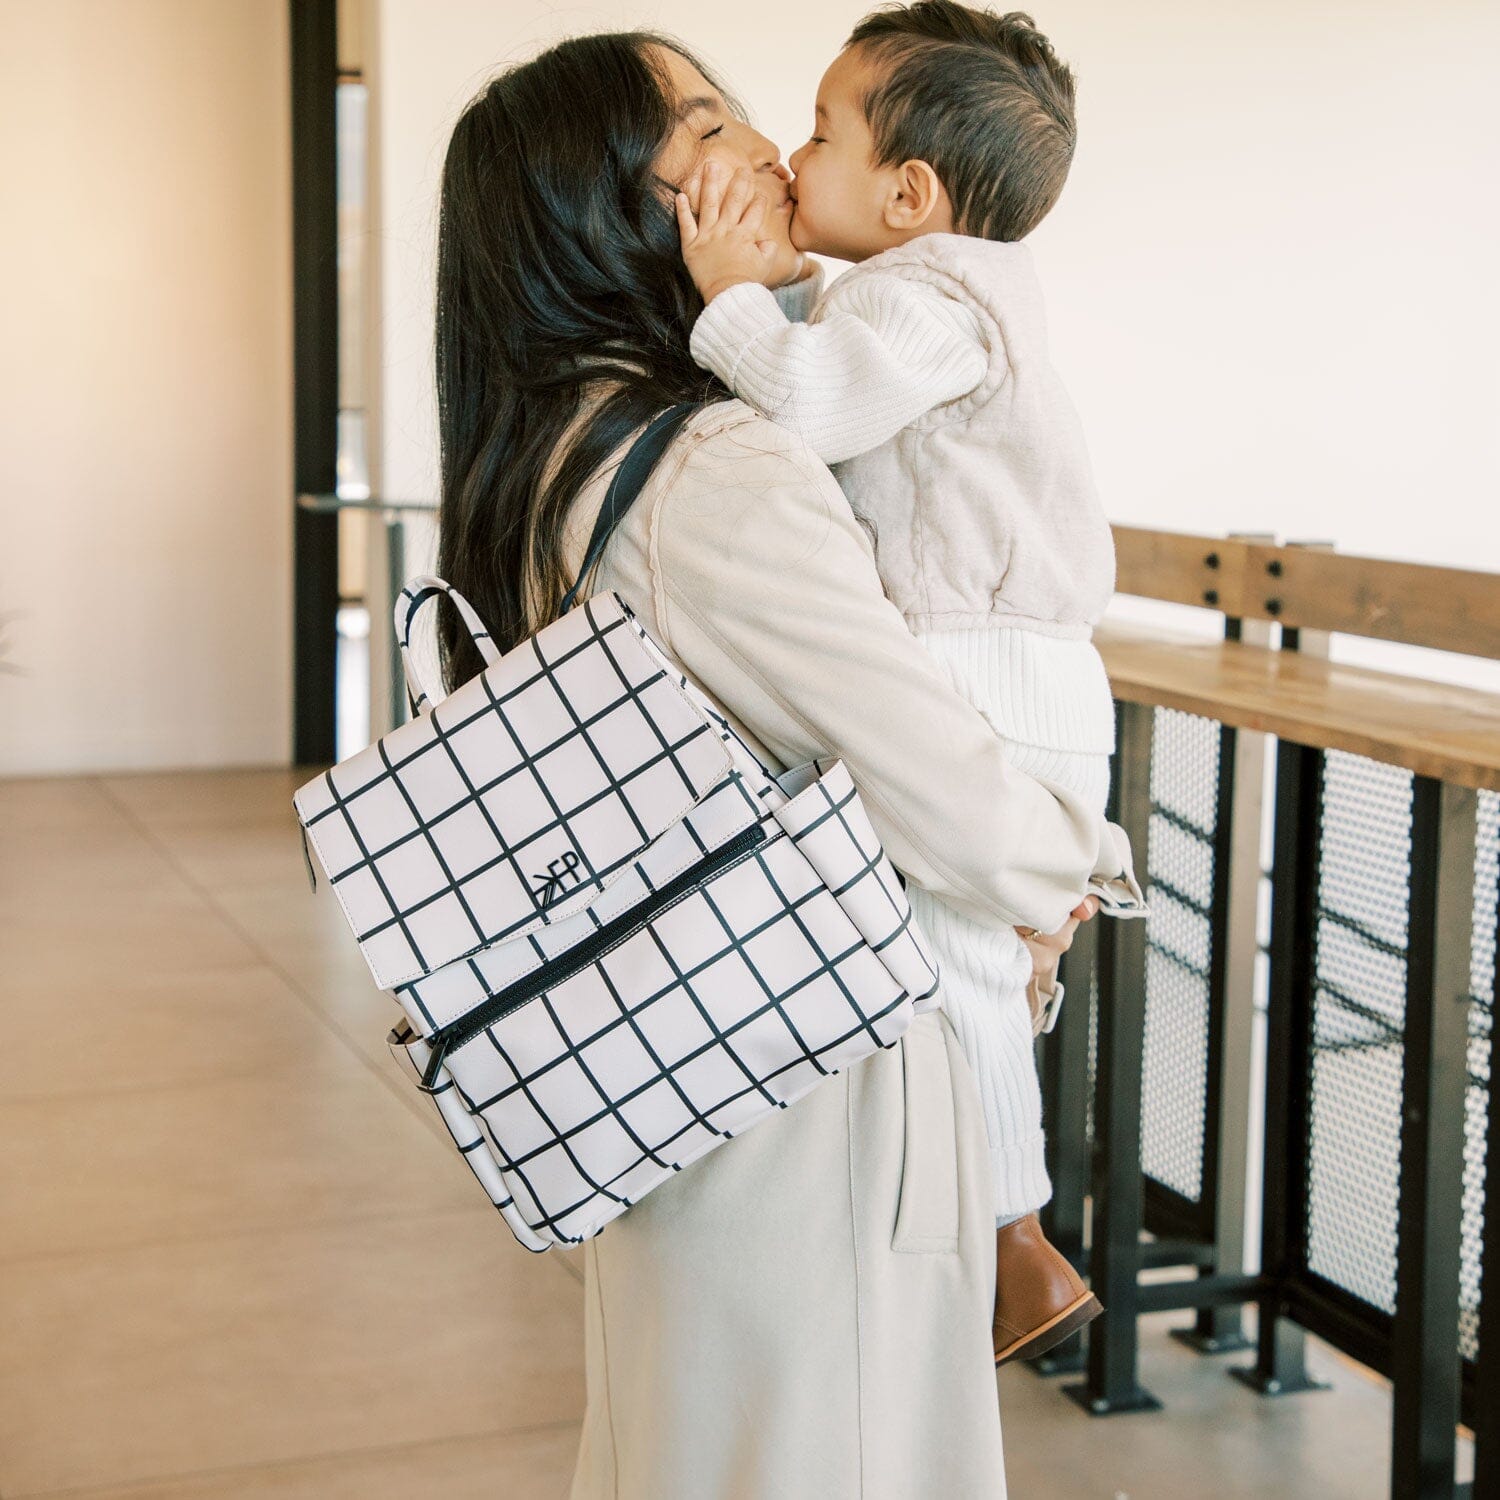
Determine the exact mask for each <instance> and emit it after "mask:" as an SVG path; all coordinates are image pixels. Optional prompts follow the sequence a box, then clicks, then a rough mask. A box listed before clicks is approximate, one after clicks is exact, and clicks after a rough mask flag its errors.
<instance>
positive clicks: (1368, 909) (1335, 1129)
mask: <svg viewBox="0 0 1500 1500" xmlns="http://www.w3.org/2000/svg"><path fill="white" fill-rule="evenodd" d="M1319 847H1320V865H1319V878H1318V893H1317V907H1316V913H1315V920H1316V925H1315V935H1314V953H1313V997H1312V999H1313V1008H1312V1039H1311V1040H1312V1047H1311V1055H1310V1078H1309V1085H1310V1087H1309V1101H1308V1102H1309V1123H1310V1128H1309V1132H1308V1142H1307V1174H1308V1176H1307V1191H1308V1201H1307V1266H1308V1269H1309V1270H1310V1271H1312V1272H1314V1273H1315V1274H1317V1275H1319V1276H1322V1277H1323V1278H1325V1279H1326V1280H1328V1281H1330V1282H1332V1283H1333V1284H1334V1285H1335V1286H1337V1287H1340V1288H1342V1289H1343V1290H1344V1291H1346V1292H1349V1293H1351V1294H1352V1295H1353V1296H1355V1297H1357V1298H1359V1299H1360V1300H1361V1301H1363V1302H1366V1303H1368V1304H1370V1305H1371V1306H1372V1307H1375V1308H1378V1309H1380V1310H1382V1311H1384V1312H1388V1313H1392V1312H1394V1311H1395V1306H1396V1227H1397V1216H1398V1209H1399V1199H1400V1187H1401V1172H1400V1149H1401V1140H1400V1137H1401V1087H1402V1056H1403V1052H1402V1049H1403V1034H1404V1026H1405V1019H1406V984H1407V938H1408V920H1409V908H1410V897H1411V850H1412V778H1411V775H1410V774H1409V773H1408V772H1406V771H1402V770H1400V769H1399V768H1396V767H1393V766H1385V765H1381V764H1378V763H1377V762H1375V761H1371V760H1366V759H1364V758H1363V757H1361V756H1357V755H1351V754H1348V753H1345V752H1343V751H1329V752H1328V753H1327V754H1326V755H1325V757H1324V771H1323V794H1322V801H1321V814H1320V841H1319Z"/></svg>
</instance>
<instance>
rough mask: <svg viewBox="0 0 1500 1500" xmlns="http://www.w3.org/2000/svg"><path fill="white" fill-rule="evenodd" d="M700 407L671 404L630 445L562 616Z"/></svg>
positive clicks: (560, 608) (692, 403) (606, 496)
mask: <svg viewBox="0 0 1500 1500" xmlns="http://www.w3.org/2000/svg"><path fill="white" fill-rule="evenodd" d="M697 410H699V405H698V403H697V402H696V401H683V402H680V403H679V404H678V405H676V406H669V407H668V408H667V409H666V410H665V411H664V412H662V414H661V415H660V416H658V417H655V418H653V419H652V421H651V423H650V424H649V425H648V426H647V427H646V429H645V430H644V431H643V432H642V433H641V435H640V436H639V437H638V438H637V439H636V440H635V441H634V442H633V443H632V444H631V445H630V451H629V452H628V453H627V454H626V455H625V457H624V459H623V460H621V463H620V467H619V468H618V469H616V470H615V475H614V478H613V479H611V480H610V482H609V488H608V489H607V490H606V491H605V492H604V503H603V504H602V505H601V506H600V507H599V518H598V520H596V521H595V522H594V534H593V535H592V536H591V537H590V538H589V546H588V551H587V552H585V553H584V555H583V564H582V566H581V567H580V568H579V569H578V581H577V582H576V583H575V584H574V585H573V587H572V588H570V589H569V590H568V592H567V593H566V594H565V595H564V596H563V602H562V604H561V605H559V606H558V611H557V613H558V615H559V616H562V615H565V614H567V612H568V611H569V610H570V609H572V607H573V605H574V603H575V602H576V601H577V598H578V591H579V590H580V589H581V588H582V587H583V581H584V579H586V578H587V577H588V576H589V574H590V573H591V572H593V570H594V565H595V564H596V563H597V562H598V561H599V559H600V557H601V556H603V554H604V549H605V547H606V546H607V545H608V544H609V539H610V537H611V536H612V535H613V534H614V529H615V527H616V526H618V525H619V524H620V521H621V520H622V519H623V518H624V515H625V513H626V511H628V510H629V509H630V507H631V506H632V505H633V504H634V503H635V499H636V496H637V495H639V494H640V492H641V491H642V490H643V489H644V488H645V486H646V481H647V480H648V479H649V478H650V477H651V472H652V470H653V469H655V468H656V465H657V464H658V463H659V462H660V460H661V457H662V455H663V454H664V453H665V452H666V451H667V449H668V448H669V447H670V446H671V443H672V439H673V438H674V437H676V436H677V433H678V430H679V429H680V428H681V426H682V424H683V423H684V422H685V421H687V419H688V418H689V417H690V416H692V414H693V413H694V412H695V411H697Z"/></svg>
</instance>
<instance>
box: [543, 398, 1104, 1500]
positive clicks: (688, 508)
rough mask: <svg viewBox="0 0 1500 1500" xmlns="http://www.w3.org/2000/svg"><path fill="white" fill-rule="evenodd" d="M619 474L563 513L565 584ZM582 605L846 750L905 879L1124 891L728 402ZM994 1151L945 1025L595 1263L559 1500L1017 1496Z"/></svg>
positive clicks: (749, 717) (803, 467)
mask: <svg viewBox="0 0 1500 1500" xmlns="http://www.w3.org/2000/svg"><path fill="white" fill-rule="evenodd" d="M608 478H609V471H606V472H604V473H602V474H601V475H599V476H598V477H597V479H596V480H595V481H594V482H593V483H592V484H591V485H590V486H589V487H588V489H587V490H586V492H585V493H584V494H583V495H582V496H581V497H580V499H579V501H578V502H577V504H576V505H575V508H574V511H575V513H574V515H573V517H572V518H571V527H572V533H571V560H572V563H573V566H574V567H575V568H576V567H577V566H578V564H579V563H580V561H581V559H582V556H583V552H584V549H585V546H586V543H587V538H588V536H589V533H590V532H591V530H592V528H593V524H594V520H595V516H596V514H597V511H598V507H599V504H600V502H601V500H602V498H603V493H604V488H605V486H606V484H607V482H608ZM594 583H595V586H596V587H597V588H600V589H614V590H616V591H617V592H619V593H620V595H621V596H622V597H623V598H624V599H625V601H626V602H627V603H628V604H629V605H630V606H631V607H632V608H633V609H634V610H635V611H636V613H637V615H638V616H639V617H640V618H641V620H642V621H643V623H644V624H645V625H646V627H647V628H648V629H649V630H650V631H651V632H652V634H653V635H654V636H655V637H656V639H657V640H658V641H659V642H660V643H661V645H662V646H663V647H664V648H665V649H666V650H667V651H668V652H670V653H671V654H672V656H674V657H675V658H676V660H677V661H678V662H679V663H680V664H681V665H682V667H683V668H684V670H685V671H686V672H687V673H688V674H689V675H690V676H691V677H693V679H694V680H695V681H697V682H698V683H700V684H701V685H702V686H703V687H704V688H706V689H707V690H708V691H709V692H710V693H712V694H713V696H714V697H715V698H717V699H718V701H719V702H720V703H721V704H722V705H723V707H724V708H725V709H726V710H727V711H728V712H729V713H730V714H731V715H732V716H733V717H734V719H735V720H736V721H737V724H738V727H739V728H740V729H741V730H742V732H744V733H745V735H746V737H747V738H748V739H749V740H750V741H751V743H752V744H754V745H756V746H757V747H758V748H759V749H760V750H761V751H762V752H763V753H764V754H765V755H766V756H767V757H768V759H769V760H770V761H771V762H773V763H774V764H776V765H779V766H791V765H793V764H796V763H798V762H802V761H806V760H808V759H811V758H813V757H816V756H822V755H830V754H831V755H837V756H841V757H842V758H843V759H844V760H845V761H846V762H847V763H848V765H849V768H850V770H851V772H852V773H853V776H854V779H855V781H856V782H857V783H858V784H859V787H860V790H861V792H862V794H863V796H864V798H865V800H866V803H867V805H868V807H869V810H870V815H871V818H872V820H873V821H874V822H875V824H876V827H877V828H878V830H879V832H880V835H881V837H882V838H883V839H884V841H885V845H886V848H887V849H888V850H889V851H890V853H891V856H892V858H893V859H894V860H895V862H896V864H897V866H898V867H899V868H901V869H902V870H903V871H904V872H905V873H906V875H907V876H908V877H909V878H910V879H912V880H915V881H918V882H920V883H921V884H922V885H924V886H926V887H928V888H929V889H932V890H934V891H939V892H941V893H942V894H943V895H944V897H945V898H946V899H947V900H949V901H951V902H953V903H955V904H962V905H963V906H964V907H965V908H967V909H968V910H971V911H974V912H976V913H981V914H983V915H984V916H985V917H986V918H988V919H989V920H992V921H993V920H1004V921H1015V922H1025V923H1029V924H1031V925H1033V926H1036V927H1042V928H1046V929H1048V930H1052V929H1054V928H1056V927H1058V926H1059V925H1061V923H1062V922H1063V920H1064V919H1065V918H1066V916H1067V914H1068V912H1069V910H1070V909H1071V907H1072V906H1073V905H1074V904H1075V903H1076V902H1077V900H1078V898H1079V896H1080V894H1081V893H1082V892H1083V890H1084V887H1085V885H1086V884H1087V883H1088V882H1089V880H1090V878H1091V876H1094V877H1098V878H1100V879H1101V880H1110V879H1112V878H1118V877H1120V876H1121V875H1122V873H1123V872H1124V871H1125V868H1126V866H1127V864H1128V858H1127V857H1125V856H1124V848H1123V843H1122V841H1121V840H1120V839H1118V838H1117V837H1116V836H1115V834H1114V833H1112V832H1111V830H1110V829H1109V827H1108V826H1107V825H1106V824H1105V823H1103V821H1102V820H1101V819H1099V818H1098V817H1097V816H1096V815H1095V814H1094V813H1092V812H1090V811H1089V810H1088V808H1087V807H1086V805H1085V804H1084V802H1083V800H1082V799H1080V798H1077V797H1074V796H1072V795H1071V794H1068V793H1064V792H1061V791H1056V792H1054V791H1053V790H1052V789H1049V788H1048V787H1047V786H1045V785H1043V784H1042V783H1040V782H1037V781H1034V780H1032V779H1030V778H1029V777H1026V776H1024V775H1022V774H1020V773H1019V772H1017V771H1015V770H1013V769H1012V767H1011V766H1010V765H1009V764H1008V763H1007V761H1006V759H1005V756H1004V754H1003V751H1002V749H1001V747H1000V744H999V742H998V740H997V738H996V735H995V733H994V730H993V729H992V728H991V727H990V725H989V724H988V723H987V722H986V721H985V720H984V718H983V717H982V715H981V714H980V713H979V712H978V711H977V710H976V709H974V708H972V707H971V706H970V705H969V704H968V703H966V702H965V701H964V700H963V699H962V698H961V697H960V696H959V695H958V693H957V692H955V691H954V690H953V688H951V687H950V686H949V685H948V683H947V681H946V679H945V678H944V676H943V673H942V670H941V669H940V667H939V666H938V665H937V664H936V663H935V662H934V661H933V659H932V657H931V656H930V655H929V654H928V653H927V651H925V650H924V649H923V647H922V646H921V645H920V643H919V642H918V641H917V640H916V639H915V638H914V637H913V636H912V634H911V632H910V631H909V630H908V629H907V628H906V625H905V623H904V622H903V620H902V618H901V614H900V612H899V611H898V610H897V609H896V608H895V606H894V605H892V604H891V603H890V601H889V600H888V599H887V598H886V597H885V595H884V593H883V592H882V590H881V587H880V579H879V577H878V576H877V574H876V571H875V562H874V557H873V555H872V552H871V549H870V544H869V542H868V540H867V538H866V536H865V533H864V532H863V531H862V530H861V529H860V527H859V525H858V523H857V522H856V521H855V519H854V516H853V513H852V512H851V511H850V509H849V505H848V502H847V501H846V500H845V499H844V496H843V494H842V492H841V491H840V490H839V487H838V485H837V484H836V483H835V481H834V479H833V477H832V475H831V474H830V473H829V472H828V470H827V469H826V468H825V467H824V466H823V465H822V464H821V463H820V462H818V460H817V459H816V458H814V457H813V455H812V453H811V452H810V451H809V450H808V449H807V448H806V447H805V445H804V444H803V443H802V442H801V441H800V440H799V439H797V438H796V437H794V436H792V435H791V434H789V433H787V432H785V431H783V430H782V429H781V428H778V427H775V426H773V425H772V424H771V423H769V422H767V421H765V420H764V419H763V418H761V417H758V416H756V415H755V414H754V413H752V412H751V411H750V410H749V408H748V407H745V406H743V405H742V404H740V403H739V402H730V403H726V404H725V405H722V406H717V407H713V408H710V409H708V410H706V411H704V412H702V413H700V414H698V415H697V416H695V417H694V418H693V419H692V420H691V421H690V422H689V424H688V425H687V427H686V428H685V429H684V431H683V432H682V433H681V434H680V435H679V436H678V438H677V440H676V441H675V443H674V444H673V446H672V448H671V449H670V450H669V452H668V454H667V456H666V457H665V459H664V460H663V461H662V463H661V464H660V466H659V467H658V469H657V471H656V473H655V474H654V475H653V476H652V478H651V480H650V482H649V483H648V484H647V486H646V489H645V492H644V493H643V494H642V496H641V497H640V499H638V500H637V501H636V503H635V505H634V507H633V508H632V509H631V511H630V512H629V513H628V514H627V516H626V517H625V519H624V521H623V523H622V525H621V527H620V529H619V531H618V532H617V534H616V536H615V538H614V540H613V541H612V542H611V543H610V546H609V547H608V549H607V550H606V552H605V554H604V558H603V561H602V563H601V565H600V567H599V570H598V574H597V577H596V578H595V580H594ZM987 1155H988V1154H987V1152H986V1150H985V1134H984V1122H983V1117H982V1114H981V1111H980V1105H979V1099H978V1093H977V1089H976V1086H975V1082H974V1077H973V1074H972V1073H971V1071H970V1069H969V1066H968V1064H967V1063H966V1062H965V1060H964V1057H963V1054H962V1053H961V1052H960V1051H959V1048H958V1045H957V1043H956V1041H955V1039H954V1035H953V1032H952V1030H951V1028H950V1026H949V1023H948V1021H947V1018H946V1017H945V1016H943V1015H942V1014H940V1013H937V1012H929V1013H928V1014H925V1015H923V1016H920V1017H918V1019H917V1021H916V1022H915V1023H914V1024H913V1026H912V1028H911V1030H910V1032H909V1033H908V1034H907V1035H906V1036H905V1037H904V1038H903V1039H902V1040H901V1042H899V1043H898V1044H897V1046H896V1047H894V1048H892V1049H889V1050H886V1051H880V1052H878V1053H876V1054H875V1055H874V1056H872V1057H869V1058H867V1059H865V1060H864V1061H863V1062H862V1063H860V1064H859V1065H858V1066H856V1067H854V1068H851V1069H849V1070H848V1071H847V1072H845V1073H843V1074H840V1075H837V1076H835V1077H833V1078H830V1079H828V1080H827V1081H826V1082H825V1083H823V1084H821V1085H820V1086H819V1087H818V1088H816V1089H814V1090H813V1092H812V1093H811V1094H810V1095H808V1096H807V1097H806V1098H805V1099H803V1100H801V1101H799V1102H798V1103H797V1104H796V1105H795V1106H793V1107H792V1108H791V1109H789V1110H787V1111H785V1112H784V1113H783V1112H780V1111H773V1112H772V1114H771V1116H770V1117H768V1118H767V1119H766V1120H764V1121H763V1122H762V1123H760V1124H758V1125H757V1126H756V1127H755V1128H754V1129H753V1130H750V1131H748V1132H747V1133H746V1134H744V1135H742V1136H740V1137H738V1138H737V1139H735V1140H732V1141H729V1142H727V1143H726V1144H725V1145H723V1146H722V1147H720V1148H719V1149H718V1150H717V1151H715V1152H713V1153H712V1154H711V1155H710V1156H708V1157H706V1158H705V1159H704V1160H703V1161H701V1162H699V1163H697V1164H696V1165H695V1166H694V1167H693V1168H692V1170H691V1171H688V1172H684V1173H682V1174H681V1176H680V1177H677V1178H674V1179H673V1180H672V1181H671V1182H667V1183H663V1184H662V1185H661V1186H660V1187H659V1188H657V1189H656V1191H655V1192H653V1193H651V1194H650V1195H648V1196H647V1197H646V1198H645V1199H644V1200H643V1201H642V1202H641V1203H639V1204H637V1205H636V1206H635V1207H634V1208H632V1209H631V1211H630V1212H629V1213H628V1214H625V1215H623V1216H622V1217H621V1218H620V1219H619V1220H617V1221H616V1222H615V1223H614V1224H612V1225H611V1226H610V1227H609V1229H608V1230H607V1231H606V1232H605V1233H604V1234H603V1235H601V1236H598V1237H597V1238H596V1239H592V1240H590V1241H589V1242H588V1243H587V1245H586V1246H585V1247H584V1249H583V1250H582V1251H581V1252H579V1253H580V1255H581V1256H582V1259H583V1262H584V1268H585V1279H584V1301H585V1317H586V1331H587V1340H586V1342H587V1359H586V1373H587V1388H588V1406H587V1410H586V1413H585V1416H584V1422H583V1436H582V1441H581V1444H580V1448H579V1455H578V1464H577V1469H576V1472H575V1475H574V1480H573V1486H572V1490H571V1500H605V1497H608V1500H664V1497H668V1496H671V1497H684V1500H686V1497H689V1496H690V1497H692V1500H789V1497H798V1500H803V1497H806V1500H813V1497H818V1500H822V1497H824V1496H837V1497H839V1500H912V1497H913V1496H917V1495H944V1496H953V1497H954V1500H1003V1497H1004V1494H1005V1477H1004V1468H1003V1462H1002V1455H1001V1439H1000V1422H999V1414H998V1411H997V1407H996V1399H995V1378H994V1362H993V1352H992V1349H991V1345H990V1330H989V1322H990V1314H991V1311H992V1308H993V1303H994V1294H995V1231H994V1203H993V1193H992V1190H991V1186H990V1174H989V1169H988V1161H987Z"/></svg>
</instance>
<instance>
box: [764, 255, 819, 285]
mask: <svg viewBox="0 0 1500 1500" xmlns="http://www.w3.org/2000/svg"><path fill="white" fill-rule="evenodd" d="M816 269H817V262H816V261H814V260H813V259H812V258H811V257H810V256H809V255H808V254H807V253H806V252H805V251H802V250H799V251H798V252H797V268H796V270H795V271H793V272H792V274H791V275H790V276H788V277H787V279H786V280H785V281H774V282H771V283H770V287H771V290H772V291H773V292H774V291H779V290H780V289H781V288H782V287H784V286H796V284H797V283H798V282H799V281H806V280H807V278H808V277H809V276H811V275H812V274H813V272H814V271H815V270H816Z"/></svg>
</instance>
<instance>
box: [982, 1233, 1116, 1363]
mask: <svg viewBox="0 0 1500 1500" xmlns="http://www.w3.org/2000/svg"><path fill="white" fill-rule="evenodd" d="M1103 1311H1104V1309H1103V1307H1101V1306H1100V1304H1099V1299H1098V1298H1097V1297H1095V1296H1094V1294H1093V1293H1092V1292H1091V1291H1090V1290H1089V1289H1088V1288H1087V1287H1086V1286H1085V1285H1084V1284H1083V1281H1082V1280H1081V1279H1080V1277H1079V1275H1078V1272H1077V1271H1075V1270H1074V1269H1073V1267H1072V1266H1071V1265H1070V1264H1069V1262H1068V1258H1067V1256H1065V1255H1064V1254H1063V1253H1062V1251H1060V1250H1059V1249H1058V1248H1057V1247H1056V1246H1055V1245H1054V1244H1053V1243H1052V1242H1051V1241H1050V1240H1049V1239H1048V1238H1047V1236H1046V1235H1044V1234H1043V1233H1042V1226H1041V1223H1040V1221H1039V1220H1038V1219H1037V1216H1036V1215H1035V1214H1027V1215H1026V1217H1025V1218H1024V1219H1017V1220H1016V1222H1015V1223H1014V1224H1007V1225H1005V1227H1004V1228H1003V1229H997V1230H996V1231H995V1326H994V1330H993V1331H994V1340H995V1363H996V1365H1003V1364H1006V1363H1008V1362H1009V1361H1010V1360H1013V1359H1031V1358H1032V1357H1033V1356H1034V1355H1038V1354H1044V1353H1046V1351H1047V1350H1048V1349H1050V1348H1052V1346H1053V1345H1054V1344H1060V1343H1062V1341H1063V1340H1064V1339H1065V1338H1067V1337H1068V1335H1069V1334H1071V1333H1076V1332H1077V1331H1078V1330H1079V1329H1080V1328H1082V1327H1083V1325H1084V1324H1085V1323H1089V1322H1092V1321H1093V1319H1095V1318H1097V1317H1098V1316H1099V1314H1100V1313H1102V1312H1103Z"/></svg>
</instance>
